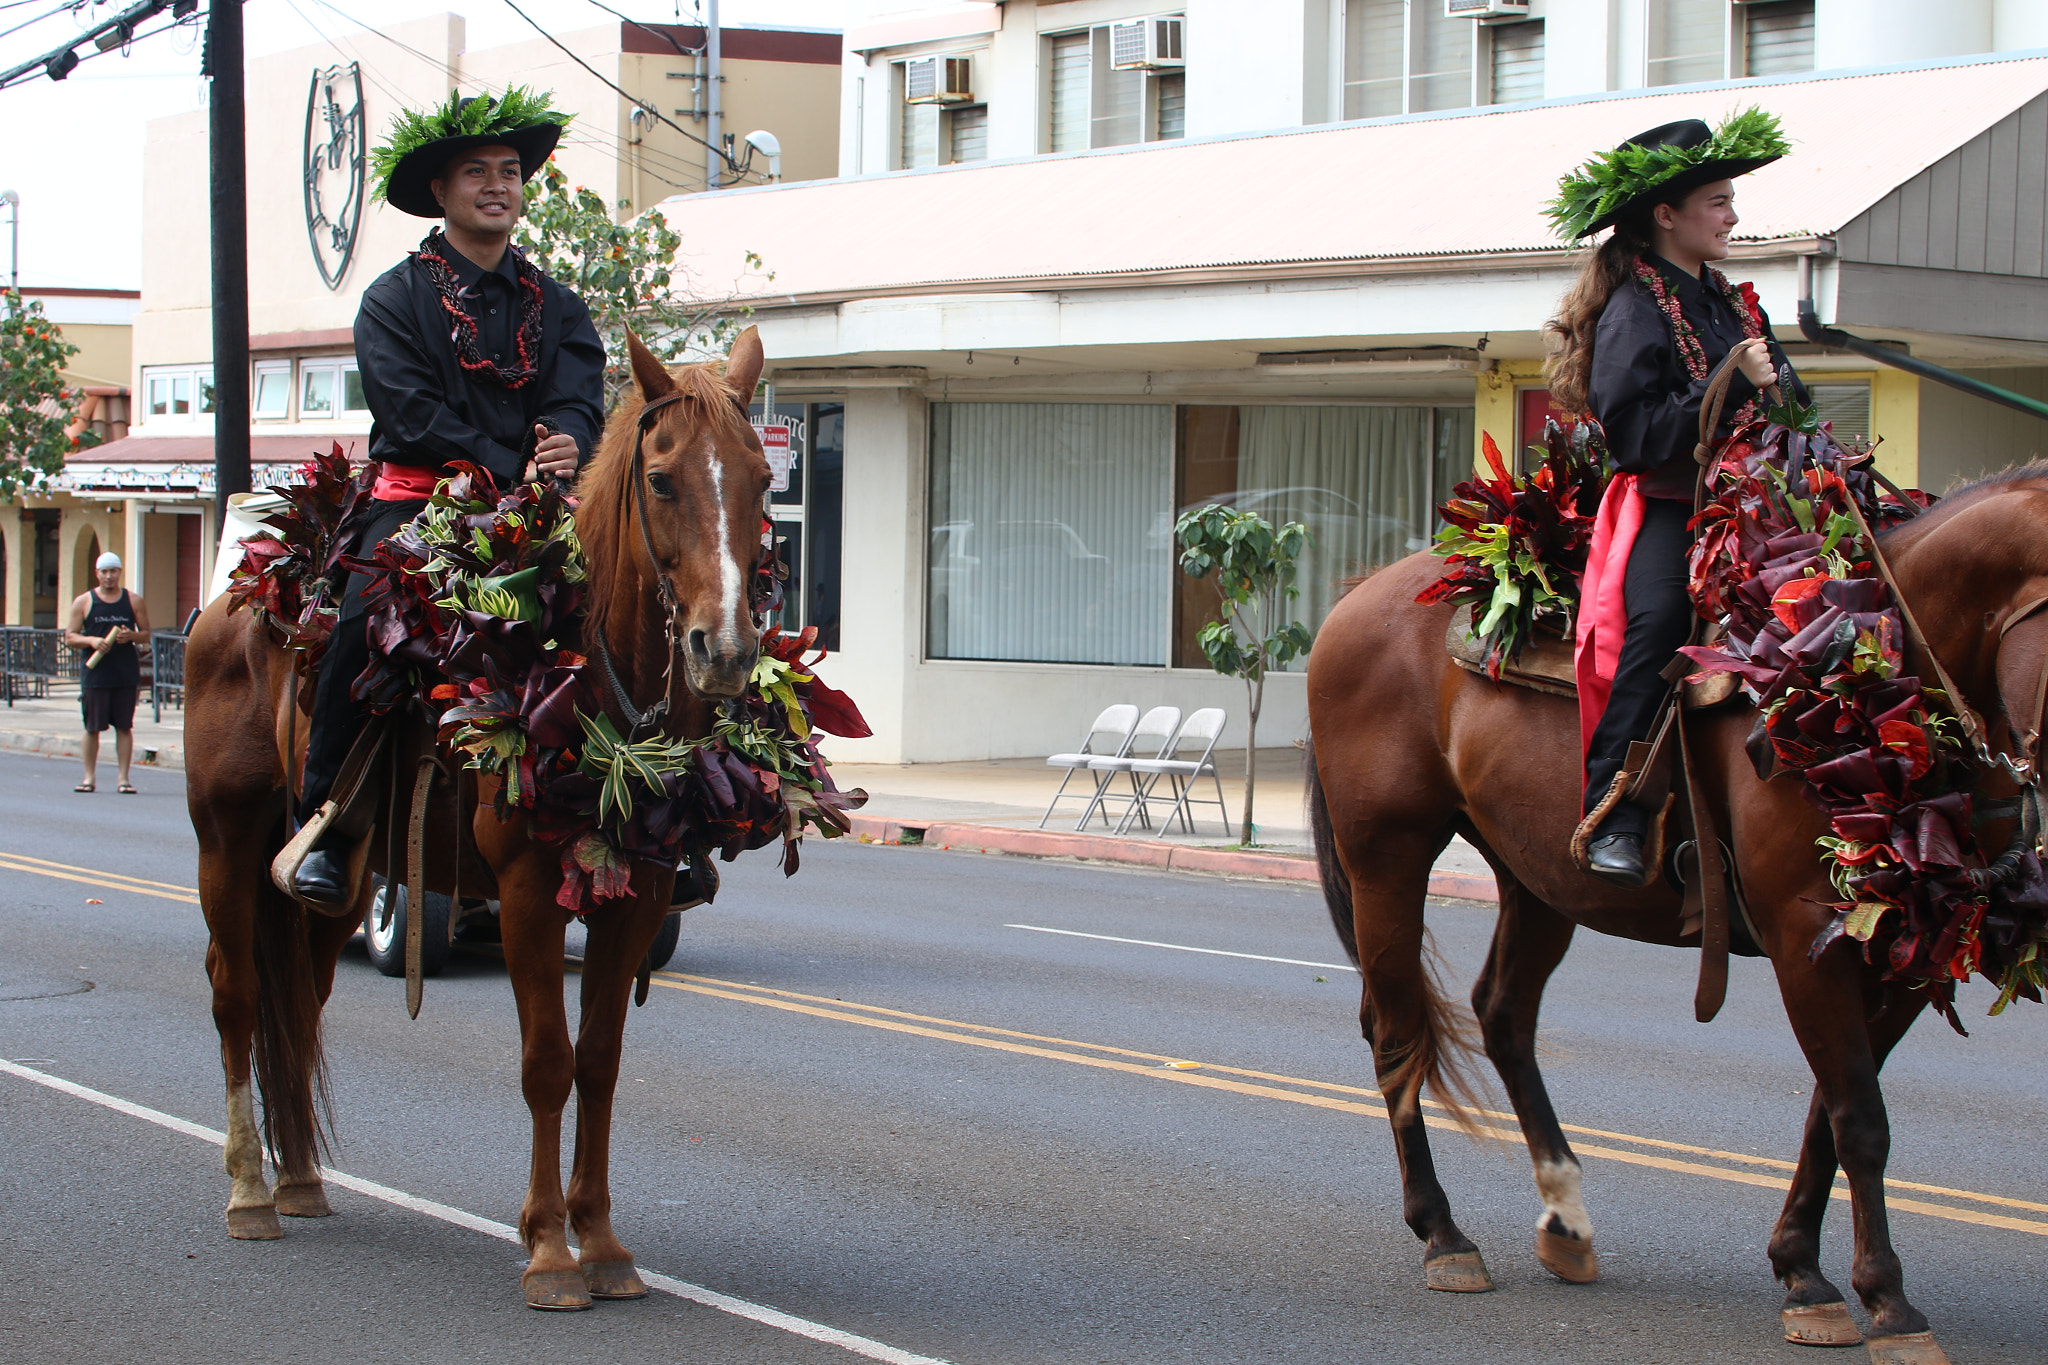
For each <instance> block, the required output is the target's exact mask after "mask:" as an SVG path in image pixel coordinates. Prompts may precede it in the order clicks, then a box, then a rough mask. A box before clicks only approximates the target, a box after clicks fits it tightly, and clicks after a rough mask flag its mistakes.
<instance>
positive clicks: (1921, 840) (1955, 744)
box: [1685, 408, 2048, 1031]
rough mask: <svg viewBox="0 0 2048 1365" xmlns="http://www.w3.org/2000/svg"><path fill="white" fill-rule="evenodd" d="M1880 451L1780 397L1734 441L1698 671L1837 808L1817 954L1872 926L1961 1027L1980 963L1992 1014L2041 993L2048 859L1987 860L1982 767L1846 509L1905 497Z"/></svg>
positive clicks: (1720, 475) (1702, 524) (1702, 596)
mask: <svg viewBox="0 0 2048 1365" xmlns="http://www.w3.org/2000/svg"><path fill="white" fill-rule="evenodd" d="M1867 460H1868V456H1867V455H1855V454H1851V453H1850V452H1847V451H1845V450H1843V449H1842V448H1841V447H1840V446H1839V445H1837V444H1836V443H1835V441H1834V438H1833V436H1832V434H1831V433H1830V431H1829V429H1828V427H1827V425H1826V424H1824V423H1817V422H1816V421H1815V420H1814V418H1813V415H1812V413H1811V411H1810V410H1806V411H1793V410H1789V409H1783V408H1780V409H1773V410H1772V411H1771V413H1770V416H1769V418H1768V419H1766V420H1759V421H1754V422H1750V423H1748V424H1746V425H1744V426H1741V427H1740V428H1739V429H1738V430H1737V431H1736V432H1735V433H1734V434H1733V435H1732V436H1731V437H1730V438H1729V440H1728V441H1727V442H1726V443H1725V444H1724V445H1723V447H1722V453H1721V457H1720V461H1719V463H1718V464H1717V466H1716V467H1715V469H1714V471H1713V475H1714V480H1715V484H1714V486H1715V488H1716V489H1717V490H1718V495H1717V496H1716V498H1715V500H1714V502H1713V503H1711V504H1710V505H1709V506H1708V507H1707V508H1706V510H1705V511H1703V512H1702V513H1701V514H1700V517H1699V519H1698V521H1697V522H1696V526H1697V528H1698V531H1699V538H1698V540H1697V542H1696V543H1695V545H1694V548H1693V553H1692V591H1693V600H1694V601H1695V603H1697V604H1698V606H1699V609H1700V612H1701V614H1702V615H1704V616H1708V617H1710V618H1711V617H1715V616H1724V617H1725V619H1726V621H1727V626H1728V636H1727V638H1726V640H1725V641H1723V642H1722V643H1721V644H1720V645H1719V646H1718V647H1702V646H1696V647H1691V648H1688V649H1687V650H1686V651H1685V652H1686V653H1687V654H1689V655H1691V656H1692V658H1693V659H1694V660H1695V661H1696V662H1698V663H1699V664H1700V665H1701V669H1702V673H1701V674H1700V675H1696V676H1704V675H1705V674H1708V673H1734V674H1736V675H1738V676H1739V677H1740V678H1741V680H1742V686H1743V690H1744V691H1745V692H1746V693H1747V694H1748V695H1749V697H1750V698H1751V700H1753V701H1754V702H1755V703H1756V704H1757V706H1758V707H1759V708H1760V709H1761V710H1762V713H1763V715H1762V720H1761V722H1760V724H1761V725H1762V727H1763V731H1764V734H1765V735H1766V736H1767V737H1768V740H1769V744H1770V749H1771V753H1772V755H1773V756H1774V757H1775V759H1776V761H1777V762H1778V763H1781V764H1783V765H1784V766H1785V767H1786V768H1789V769H1791V770H1792V771H1794V772H1796V773H1798V774H1799V775H1800V777H1801V778H1802V779H1803V781H1804V784H1805V795H1806V798H1807V800H1808V801H1810V802H1812V803H1813V805H1814V806H1816V807H1817V808H1819V809H1820V810H1821V811H1822V812H1824V813H1825V814H1826V815H1827V816H1828V818H1829V821H1830V824H1831V827H1832V833H1831V834H1830V835H1829V836H1826V837H1823V838H1822V839H1821V840H1820V847H1821V850H1822V858H1823V859H1824V861H1825V862H1826V863H1827V866H1828V871H1829V874H1830V877H1831V879H1832V880H1833V882H1834V884H1835V888H1836V890H1837V891H1838V893H1839V894H1840V896H1841V899H1840V900H1839V901H1837V902H1835V903H1834V909H1835V918H1834V920H1833V921H1832V922H1831V923H1830V924H1829V925H1828V927H1827V929H1826V930H1825V931H1824V932H1823V933H1822V934H1821V935H1820V937H1819V938H1818V939H1816V940H1815V941H1814V944H1813V947H1812V950H1811V951H1812V955H1814V956H1816V957H1817V956H1819V954H1820V953H1821V952H1822V951H1824V950H1825V949H1826V948H1827V947H1828V946H1829V945H1831V944H1832V943H1834V942H1835V941H1836V940H1837V939H1840V938H1843V937H1847V938H1850V939H1852V940H1855V941H1857V942H1859V943H1860V944H1861V945H1862V951H1863V954H1864V957H1865V959H1866V960H1867V961H1870V962H1873V963H1875V962H1882V963H1883V964H1884V966H1885V968H1886V971H1885V975H1886V979H1887V980H1897V981H1904V982H1908V983H1911V984H1913V985H1915V986H1917V987H1918V988H1919V989H1921V990H1922V991H1923V992H1925V993H1926V994H1927V996H1928V997H1929V998H1930V999H1931V1000H1932V1001H1933V1002H1934V1004H1935V1006H1936V1008H1938V1009H1939V1010H1941V1012H1942V1013H1943V1014H1944V1015H1945V1016H1946V1017H1947V1018H1948V1020H1949V1022H1950V1023H1951V1024H1953V1025H1955V1026H1956V1028H1957V1029H1958V1031H1960V1030H1961V1027H1962V1026H1961V1023H1960V1021H1959V1020H1958V1019H1957V1018H1956V1014H1955V1005H1954V997H1955V983H1956V982H1957V981H1963V980H1967V979H1968V978H1969V977H1970V976H1971V975H1972V974H1973V973H1977V972H1981V973H1982V974H1983V975H1985V976H1986V977H1988V978H1989V979H1991V980H1992V981H1993V982H1995V983H1996V984H1997V985H1998V987H1999V991H2000V994H1999V998H1998V1002H1997V1004H1996V1005H1995V1006H1994V1008H1993V1010H1992V1013H1994V1014H1996V1013H1998V1012H1999V1010H2002V1009H2003V1008H2004V1007H2005V1005H2006V1004H2007V1003H2009V1002H2010V1001H2011V1000H2012V999H2014V998H2015V997H2025V998H2026V999H2029V1000H2036V1001H2038V1000H2039V999H2040V998H2041V987H2042V985H2043V974H2042V969H2043V962H2042V945H2043V944H2044V942H2048V876H2044V874H2043V870H2042V867H2041V862H2040V860H2039V858H2038V857H2036V856H2035V854H2034V852H2033V851H2032V850H2031V849H2026V850H2024V851H2021V852H2018V853H2017V854H2015V855H2008V859H2009V860H2010V861H2012V862H2013V863H2014V864H2015V866H2014V867H2013V868H2012V871H2011V874H2010V875H2009V876H2007V877H2005V878H2004V879H2002V880H2001V879H2000V878H1997V877H1993V876H1989V875H1987V873H1986V866H1987V860H1986V857H1985V854H1984V850H1983V849H1982V848H1980V847H1979V845H1978V843H1977V837H1976V824H1977V821H1976V819H1975V818H1974V817H1975V815H1976V812H1975V810H1974V802H1975V799H1976V791H1975V789H1976V786H1977V783H1978V779H1979V778H1980V776H1981V770H1980V768H1979V767H1978V766H1977V765H1976V764H1975V763H1973V762H1972V761H1971V760H1970V758H1969V754H1968V750H1967V748H1966V746H1965V745H1964V744H1963V743H1962V740H1961V736H1960V735H1959V733H1958V730H1959V726H1958V724H1957V722H1956V721H1955V720H1954V719H1953V718H1952V716H1951V715H1950V713H1949V711H1948V707H1949V705H1950V701H1949V699H1947V698H1945V697H1943V696H1942V694H1941V693H1940V692H1939V691H1938V690H1936V689H1929V688H1926V687H1923V685H1922V683H1921V680H1920V679H1919V678H1917V677H1914V676H1912V675H1909V674H1905V673H1903V671H1902V670H1903V667H1904V648H1905V639H1906V632H1905V624H1904V620H1903V618H1902V617H1901V615H1900V612H1899V608H1898V604H1897V602H1896V601H1894V600H1893V597H1892V593H1891V589H1890V588H1889V587H1888V586H1887V585H1886V584H1885V582H1884V580H1883V578H1882V577H1880V576H1879V575H1878V574H1877V573H1876V572H1875V570H1874V568H1873V566H1872V564H1871V562H1870V560H1869V555H1870V547H1869V545H1868V544H1867V543H1865V542H1864V541H1863V540H1862V539H1861V538H1860V535H1859V532H1858V530H1857V527H1856V524H1855V521H1854V519H1853V518H1852V517H1851V516H1850V515H1849V500H1850V499H1851V498H1855V499H1857V500H1858V503H1859V506H1860V507H1861V509H1862V510H1863V512H1864V513H1865V516H1866V518H1867V519H1868V521H1869V523H1870V524H1871V525H1872V526H1873V527H1874V528H1875V527H1882V526H1884V525H1887V524H1890V523H1892V522H1895V521H1897V520H1898V519H1900V517H1901V516H1902V515H1903V514H1904V512H1905V509H1904V508H1903V507H1900V506H1898V505H1897V504H1895V503H1891V502H1889V501H1887V502H1880V501H1879V500H1878V499H1877V498H1876V497H1875V496H1874V493H1873V481H1872V480H1871V478H1870V476H1869V474H1868V472H1867V471H1866V470H1865V469H1864V468H1862V466H1863V465H1864V464H1865V463H1866V462H1867Z"/></svg>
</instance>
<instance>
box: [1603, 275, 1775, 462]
mask: <svg viewBox="0 0 2048 1365" xmlns="http://www.w3.org/2000/svg"><path fill="white" fill-rule="evenodd" d="M1633 269H1634V272H1635V277H1636V278H1637V279H1638V280H1641V281H1642V284H1643V288H1645V289H1647V290H1649V291H1650V297H1651V298H1653V299H1655V300H1656V301H1657V309H1658V311H1659V312H1661V313H1663V314H1664V320H1665V321H1666V322H1668V323H1669V324H1671V339H1672V342H1673V343H1674V344H1675V345H1676V346H1677V347H1678V358H1679V359H1680V360H1681V361H1682V362H1684V364H1685V372H1686V373H1687V374H1689V375H1691V376H1692V377H1693V380H1694V381H1695V382H1703V381H1704V380H1705V379H1706V377H1707V348H1706V346H1705V344H1704V343H1702V342H1701V341H1700V334H1699V332H1698V331H1697V330H1696V329H1694V327H1693V325H1692V321H1691V319H1689V318H1687V317H1686V315H1685V309H1684V308H1683V307H1681V306H1680V304H1679V302H1678V296H1677V295H1675V294H1673V293H1672V292H1671V285H1670V284H1669V283H1668V282H1667V281H1666V280H1665V278H1664V272H1663V271H1661V270H1659V269H1658V268H1657V267H1656V266H1655V265H1653V264H1651V263H1650V262H1649V261H1646V260H1644V259H1643V258H1642V257H1641V256H1638V257H1636V258H1635V265H1634V267H1633ZM1700 277H1701V278H1700V282H1701V283H1702V284H1704V285H1705V286H1706V287H1707V288H1709V289H1712V290H1713V291H1715V292H1716V293H1718V294H1720V295H1721V296H1722V297H1723V298H1725V299H1727V300H1728V306H1729V307H1731V308H1733V309H1734V310H1735V316H1736V318H1737V319H1738V320H1739V321H1740V322H1741V323H1742V335H1743V336H1744V337H1745V338H1749V339H1754V338H1756V337H1760V336H1762V335H1763V334H1764V319H1763V312H1762V310H1761V308H1760V307H1759V306H1758V304H1757V297H1756V291H1755V290H1754V289H1752V288H1750V286H1749V284H1748V283H1747V282H1744V283H1742V284H1730V283H1728V277H1727V276H1726V275H1723V274H1722V273H1721V272H1720V271H1718V270H1716V269H1714V267H1712V266H1710V265H1702V266H1701V267H1700ZM1756 416H1757V406H1756V400H1755V399H1751V400H1750V401H1749V402H1747V403H1744V404H1743V405H1742V407H1741V408H1740V409H1738V410H1737V412H1736V413H1735V415H1734V417H1733V418H1731V419H1730V424H1731V425H1732V426H1738V427H1739V426H1745V425H1747V424H1748V423H1750V422H1752V421H1754V420H1756Z"/></svg>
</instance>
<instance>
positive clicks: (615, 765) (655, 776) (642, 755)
mask: <svg viewBox="0 0 2048 1365" xmlns="http://www.w3.org/2000/svg"><path fill="white" fill-rule="evenodd" d="M576 719H577V720H579V721H581V722H582V723H583V756H582V760H581V762H580V763H579V765H578V766H579V768H580V770H581V771H582V772H583V774H584V775H585V776H587V777H592V778H595V779H597V781H598V782H599V784H600V785H599V787H598V794H597V818H598V819H599V820H600V821H602V820H606V819H610V818H614V817H616V819H617V820H618V822H619V823H620V824H622V825H623V824H626V823H628V822H629V821H631V820H632V818H633V800H634V797H633V788H634V787H635V786H638V787H640V788H641V789H642V790H643V791H645V792H647V793H649V794H650V795H652V796H654V797H655V798H656V799H657V800H659V799H662V798H663V797H664V796H665V795H666V793H665V792H664V790H663V788H662V782H661V779H662V778H663V777H664V776H665V775H667V774H669V773H678V772H681V771H683V769H685V768H687V767H689V766H690V763H691V761H692V760H693V759H695V758H696V756H697V750H698V749H699V748H701V747H702V746H703V744H704V741H703V740H690V739H684V740H669V739H664V738H662V737H660V736H656V737H655V738H653V739H643V740H641V741H640V742H639V743H637V744H635V743H630V742H628V741H627V740H626V739H625V738H624V737H623V736H621V735H620V734H619V732H618V729H617V728H616V727H615V726H613V724H612V722H611V718H610V717H608V716H606V715H604V714H602V713H600V714H598V715H595V716H589V715H585V714H584V713H583V712H582V711H581V710H579V711H577V713H576Z"/></svg>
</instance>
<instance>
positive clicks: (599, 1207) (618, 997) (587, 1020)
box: [569, 868, 672, 1299]
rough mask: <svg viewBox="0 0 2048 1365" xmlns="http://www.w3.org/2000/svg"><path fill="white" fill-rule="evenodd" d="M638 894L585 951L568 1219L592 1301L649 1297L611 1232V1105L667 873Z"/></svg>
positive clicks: (598, 924) (607, 920)
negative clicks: (637, 980)
mask: <svg viewBox="0 0 2048 1365" xmlns="http://www.w3.org/2000/svg"><path fill="white" fill-rule="evenodd" d="M633 880H634V883H635V885H634V892H635V894H634V896H633V898H632V899H630V900H624V901H613V902H610V903H608V904H606V905H604V906H601V907H599V909H598V910H597V911H596V912H595V913H594V914H592V916H591V925H590V933H589V937H588V939H587V940H586V943H585V946H584V954H583V1000H582V1004H583V1020H582V1025H581V1027H580V1028H579V1029H578V1031H577V1035H576V1159H575V1165H574V1166H573V1167H572V1169H571V1170H570V1173H569V1217H570V1221H571V1224H572V1226H574V1228H575V1229H576V1241H577V1244H578V1246H579V1247H580V1249H581V1251H580V1269H581V1270H582V1273H583V1283H584V1285H585V1287H586V1288H588V1289H589V1291H590V1295H591V1297H592V1298H598V1299H637V1298H643V1297H645V1295H646V1293H647V1286H646V1284H645V1283H644V1282H643V1281H642V1280H641V1279H640V1274H639V1272H638V1271H637V1270H635V1269H634V1268H633V1253H632V1252H630V1251H628V1250H626V1248H625V1246H624V1245H623V1244H622V1243H621V1242H620V1241H619V1239H618V1235H617V1234H616V1233H615V1232H613V1231H612V1193H611V1149H612V1100H613V1096H614V1095H615V1094H616V1093H617V1090H618V1083H619V1055H620V1053H621V1051H622V1050H623V1047H624V1042H625V1032H626V1010H627V1008H628V1007H629V1006H628V1002H629V1000H630V999H631V996H632V991H633V980H634V977H635V975H636V974H637V973H638V972H639V970H640V963H641V961H642V960H643V959H644V958H645V957H646V956H647V949H648V947H649V946H650V945H651V944H652V943H653V942H654V936H655V934H656V933H658V932H659V931H660V929H661V922H662V919H663V917H664V916H666V915H667V913H668V902H669V884H670V882H671V880H672V878H671V877H670V876H663V875H659V874H656V873H654V872H653V871H652V870H651V869H645V868H641V869H636V870H635V872H634V878H633Z"/></svg>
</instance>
